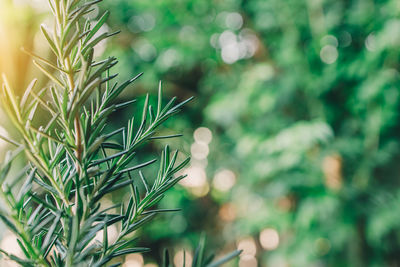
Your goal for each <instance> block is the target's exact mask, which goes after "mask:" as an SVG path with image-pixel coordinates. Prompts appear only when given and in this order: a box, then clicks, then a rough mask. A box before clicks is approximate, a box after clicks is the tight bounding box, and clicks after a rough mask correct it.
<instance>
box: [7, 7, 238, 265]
mask: <svg viewBox="0 0 400 267" xmlns="http://www.w3.org/2000/svg"><path fill="white" fill-rule="evenodd" d="M98 2H100V1H80V0H49V1H48V4H49V7H50V9H51V12H52V14H53V17H54V21H53V23H54V24H53V25H51V28H52V30H50V29H49V27H48V26H46V25H42V26H41V31H42V34H43V35H44V37H45V39H46V40H47V42H48V46H49V48H50V49H51V51H52V53H53V56H52V57H53V58H54V60H52V59H51V60H47V59H45V58H44V57H42V56H39V55H35V54H33V53H31V52H30V51H26V50H24V51H25V52H26V53H28V54H29V55H31V56H32V57H33V58H34V64H35V65H36V66H37V67H38V68H39V69H40V70H41V71H42V72H43V73H44V74H45V75H46V76H47V77H48V78H49V80H50V82H49V84H48V85H47V86H46V87H44V88H43V89H37V88H36V87H35V85H36V82H37V81H36V80H33V81H32V82H31V84H30V85H29V87H28V88H27V89H26V91H25V93H24V95H23V96H22V97H18V96H17V95H16V94H15V92H14V91H13V89H12V86H11V84H10V83H9V82H8V81H7V78H6V77H5V76H4V75H3V81H4V84H3V87H2V90H1V94H0V99H1V102H2V105H3V108H4V109H5V111H6V113H7V115H8V117H9V118H10V120H11V121H12V123H13V126H14V127H15V128H16V129H17V130H18V132H19V134H20V136H21V140H13V139H14V138H7V137H4V136H1V138H2V139H4V140H6V141H8V142H9V143H11V144H12V145H14V146H16V147H17V149H16V150H15V151H13V152H10V153H9V154H8V155H7V158H6V160H5V161H4V162H3V163H2V168H1V173H0V184H1V190H0V196H1V197H2V199H3V202H4V204H5V205H4V207H2V209H1V212H0V219H1V220H2V221H3V222H4V223H5V225H6V226H7V227H8V228H9V229H10V230H11V231H13V232H14V234H15V235H16V238H17V241H18V244H19V246H20V248H21V250H22V251H23V253H24V256H25V257H18V256H16V255H14V254H12V253H9V252H7V251H5V250H4V251H1V252H2V253H3V256H5V257H7V258H9V259H11V260H13V261H16V262H18V263H19V264H20V265H22V266H106V265H108V263H110V261H112V260H113V259H114V258H120V257H121V256H124V255H127V254H132V253H140V252H147V251H149V249H148V248H143V247H137V236H135V235H134V232H135V231H136V230H138V229H139V228H140V227H142V226H143V224H145V223H147V222H149V221H150V220H151V219H152V218H153V217H154V216H155V215H157V214H158V213H161V212H169V211H175V210H172V209H157V208H156V206H157V203H158V202H159V201H160V200H161V199H162V198H163V196H164V194H165V192H166V191H167V190H169V189H170V188H171V187H172V186H174V185H175V184H176V183H177V182H179V181H180V180H181V179H183V178H184V177H185V175H179V174H177V173H178V172H179V171H180V170H181V169H182V168H183V167H184V166H185V165H186V164H187V162H188V161H189V158H187V159H184V160H178V151H175V152H173V153H171V152H170V149H169V147H168V146H165V148H164V149H163V151H162V153H161V156H160V159H159V160H158V161H159V163H158V166H159V167H158V171H157V172H156V173H154V174H153V175H154V178H152V179H147V178H146V177H145V176H144V174H143V173H142V171H141V170H142V169H143V168H145V167H146V166H148V165H151V164H153V163H154V162H155V161H156V159H151V160H148V161H143V158H142V157H140V153H138V151H139V148H140V147H141V146H142V145H143V144H144V143H146V142H149V141H151V140H155V139H168V138H175V137H179V136H180V135H170V136H160V135H157V129H158V127H159V126H160V125H161V124H162V123H163V122H165V121H166V120H168V119H169V118H170V117H171V116H173V115H175V114H176V113H177V112H179V110H180V108H181V107H182V106H183V105H184V104H185V103H187V102H188V101H190V99H188V100H186V101H183V102H181V103H179V104H176V103H175V102H176V98H173V99H171V100H170V101H169V102H168V103H167V104H166V105H163V103H162V100H163V98H162V91H161V84H160V87H159V90H158V101H157V103H156V105H152V104H151V103H150V101H149V96H148V95H147V97H146V100H145V103H144V105H143V110H142V112H141V114H136V115H135V117H132V119H130V120H129V121H128V123H127V125H126V126H124V127H122V128H120V129H116V130H115V131H111V132H109V131H107V130H106V125H107V123H108V122H109V116H110V114H111V113H113V112H116V111H118V112H119V111H120V110H122V109H124V108H126V107H127V106H129V105H131V104H133V103H134V102H135V100H129V101H126V102H123V103H117V102H116V99H117V97H118V96H119V95H120V94H121V93H122V91H123V90H124V89H126V88H128V86H129V85H130V84H132V83H133V82H134V81H135V80H136V79H137V78H139V77H140V76H141V74H139V75H137V76H135V77H134V78H132V79H129V80H127V81H125V82H123V83H121V84H118V83H117V82H113V81H114V79H115V78H116V76H117V75H116V74H113V75H111V74H110V72H111V71H110V70H111V68H112V67H113V66H114V65H115V64H116V63H117V61H116V58H114V57H108V58H106V59H103V60H98V59H97V58H96V57H95V55H94V54H95V46H96V45H97V44H98V43H100V42H102V41H104V40H105V39H107V38H109V37H110V36H112V35H114V34H115V33H109V32H106V33H100V32H99V30H100V29H101V27H102V26H103V25H104V23H105V22H106V20H107V18H108V16H109V12H105V13H104V14H103V15H102V16H100V17H99V19H96V20H93V21H92V20H90V19H88V15H89V14H90V13H91V12H92V11H93V8H94V7H96V5H97V3H98ZM39 110H40V112H41V114H43V112H44V113H45V114H47V115H48V117H49V119H48V120H47V124H46V125H37V124H38V123H37V122H36V121H37V120H36V121H35V118H36V117H37V114H38V112H39ZM39 121H43V120H39ZM22 151H24V152H25V154H26V156H27V158H28V160H29V164H28V165H27V166H26V167H25V168H24V169H23V170H22V171H21V172H20V174H19V175H18V177H14V176H13V175H8V172H9V170H10V166H11V161H12V160H13V158H15V157H16V156H17V155H18V154H19V153H20V152H22ZM178 161H179V162H178ZM122 188H130V191H129V193H128V194H127V197H128V201H127V202H126V204H124V203H123V202H120V203H117V204H115V205H112V206H104V202H103V199H105V198H106V197H107V195H108V194H110V193H113V192H116V191H117V190H120V189H122ZM115 226H117V227H115ZM110 227H114V228H115V229H118V234H117V236H116V237H114V238H113V239H110V238H109V237H108V232H109V231H108V228H110ZM236 254H237V252H234V253H233V254H230V255H228V256H227V257H225V258H222V259H221V260H220V261H218V262H216V263H213V264H211V265H210V266H218V265H219V264H221V263H223V262H225V261H227V260H229V259H230V258H232V257H234V256H235V255H236ZM165 255H166V256H165V261H164V264H165V266H168V265H169V258H168V253H166V254H165ZM211 260H212V258H206V256H205V253H204V242H202V243H201V244H200V245H199V249H198V254H197V257H196V259H195V261H194V262H193V266H206V265H208V264H210V262H211ZM110 264H111V263H110ZM117 265H119V264H118V263H116V262H115V261H114V262H113V266H117Z"/></svg>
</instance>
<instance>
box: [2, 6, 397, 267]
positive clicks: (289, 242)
mask: <svg viewBox="0 0 400 267" xmlns="http://www.w3.org/2000/svg"><path fill="white" fill-rule="evenodd" d="M0 1H2V3H3V10H5V9H4V7H5V6H7V8H8V9H9V10H13V12H14V13H11V14H13V16H11V17H12V18H8V19H7V17H6V16H2V20H3V21H2V23H3V25H5V23H11V24H13V25H14V27H18V28H21V30H22V29H25V30H26V31H27V32H29V33H30V34H25V35H21V36H22V37H23V38H22V39H23V40H17V41H16V42H17V43H18V42H20V43H23V44H27V43H29V42H31V46H32V49H33V50H35V51H42V50H43V48H42V47H40V45H39V44H40V38H41V37H39V36H38V35H39V34H37V33H36V30H35V31H34V32H32V29H28V26H29V27H32V28H33V26H35V27H34V29H37V28H38V27H36V26H37V25H38V24H39V23H40V21H41V20H42V19H45V18H46V14H45V13H44V12H45V11H44V9H43V5H44V2H45V1H28V0H26V1H22V0H19V1H9V0H0ZM42 2H43V3H42ZM22 8H23V9H24V10H26V12H27V14H30V16H29V15H24V16H17V17H16V16H14V14H17V13H18V12H17V11H18V10H21V9H22ZM104 10H110V11H111V16H110V19H109V22H108V26H107V27H105V29H104V30H110V31H114V30H121V31H122V32H121V33H120V34H119V35H117V36H116V37H114V38H113V39H112V40H111V41H109V42H108V43H106V44H104V43H103V44H100V47H99V50H100V53H99V54H101V53H102V54H103V56H107V55H114V56H116V57H117V58H118V59H119V60H120V62H119V64H118V65H117V66H116V67H115V68H114V72H116V73H117V72H118V73H119V78H120V79H121V80H122V79H124V78H129V77H132V76H134V75H136V74H137V73H138V72H144V75H143V76H142V78H141V79H140V80H139V81H138V82H137V83H136V84H135V85H134V86H133V87H132V88H131V89H130V90H128V91H127V92H126V94H125V95H124V97H125V98H132V97H138V98H139V100H141V101H143V95H144V94H145V93H146V92H150V94H152V95H153V96H155V95H156V90H157V86H158V81H159V80H162V81H163V86H164V92H165V100H167V99H168V98H169V97H172V96H175V95H176V96H177V97H178V99H180V100H184V99H185V98H188V97H190V96H192V95H194V96H195V97H196V98H195V101H194V102H192V103H191V104H190V105H188V106H187V107H186V109H185V110H184V112H183V113H181V114H180V115H179V116H177V117H175V119H174V120H171V121H169V122H168V124H167V125H166V127H165V128H164V130H163V131H165V132H166V133H170V132H171V133H172V132H182V133H184V137H183V138H181V139H179V140H178V139H177V140H170V143H171V146H172V147H173V148H183V151H184V153H186V154H187V155H189V154H191V156H192V162H191V164H190V166H188V168H187V169H186V170H185V172H186V173H187V174H188V175H189V177H188V178H187V179H186V180H185V181H184V182H183V183H182V184H181V185H179V186H177V187H176V188H175V189H174V190H173V191H172V192H170V194H169V195H167V197H166V198H165V199H164V200H163V202H162V204H161V206H162V207H168V208H173V207H179V208H182V211H181V212H177V213H173V214H166V215H164V216H162V217H159V218H158V219H157V220H155V221H154V222H153V223H152V224H151V225H150V226H149V227H147V228H146V229H145V230H144V231H143V233H141V242H142V244H147V245H149V246H150V247H151V248H152V252H151V253H150V254H148V255H144V256H145V262H144V263H143V261H142V258H141V257H139V256H135V257H131V258H128V259H127V262H126V263H125V266H132V267H137V266H143V264H148V265H147V266H154V265H150V264H149V263H152V262H159V259H160V255H161V252H162V250H163V248H165V247H169V248H171V249H172V252H173V253H174V255H178V256H177V257H176V259H175V262H176V264H177V266H181V265H182V264H181V263H182V262H181V260H180V259H181V257H179V256H182V254H183V250H186V251H187V252H188V255H187V260H188V261H190V255H191V254H190V253H191V251H193V249H194V247H195V245H196V243H197V242H198V239H199V236H200V234H201V233H202V232H205V233H206V234H207V237H208V246H209V249H210V250H215V251H216V252H217V253H218V255H219V254H220V253H221V254H223V253H224V252H228V251H230V250H233V249H236V248H239V249H243V250H244V252H243V253H242V255H241V257H240V259H239V260H237V261H236V262H233V263H232V266H240V267H253V266H277V267H280V266H282V267H283V266H318V267H319V266H400V175H399V171H400V165H399V161H400V120H399V108H400V107H399V100H400V94H399V93H400V79H399V78H400V76H399V71H398V70H399V60H400V2H399V1H397V0H390V1H384V0H380V1H378V0H376V1H373V0H247V1H246V0H224V1H222V0H154V1H148V0H104V2H103V3H101V5H100V8H99V10H98V11H96V12H98V14H99V15H101V13H102V12H103V11H104ZM9 13H10V12H8V14H9ZM15 20H17V22H18V23H16V22H15ZM10 21H11V22H10ZM4 28H7V27H4ZM1 33H2V31H0V34H1ZM18 36H19V35H18ZM4 40H5V39H4V38H3V39H1V40H0V43H2V44H4V42H5V41H4ZM7 40H8V41H9V39H7ZM32 40H33V41H32ZM35 44H36V45H35ZM2 53H3V52H2ZM17 55H19V53H18V52H15V57H17ZM19 56H20V55H19ZM20 57H21V56H20ZM3 58H4V57H3ZM4 65H5V64H3V65H1V69H2V71H6V72H7V71H8V72H12V70H10V69H9V68H7V66H9V65H7V64H6V65H5V67H4ZM32 73H33V74H32ZM25 74H26V76H30V75H34V74H35V73H34V71H33V72H32V71H31V72H24V73H23V74H22V76H23V75H25ZM18 82H19V83H22V84H26V83H27V82H28V80H27V78H26V80H25V77H21V76H19V77H17V78H15V79H14V84H18ZM17 87H18V86H17ZM18 88H19V87H18ZM121 101H122V99H121ZM139 106H140V101H139ZM137 108H138V107H137V106H136V107H132V108H131V109H126V110H125V112H124V113H119V114H116V115H115V116H114V117H113V120H112V123H111V124H110V128H113V127H120V126H121V125H122V124H123V123H124V122H125V120H126V119H128V118H130V116H132V114H134V112H135V111H136V110H137ZM2 118H3V117H2ZM160 147H161V144H157V143H155V144H152V145H151V146H148V147H147V148H146V150H145V151H144V152H143V153H149V155H154V153H158V151H159V150H160ZM118 197H123V194H121V195H120V196H114V199H117V198H118Z"/></svg>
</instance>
